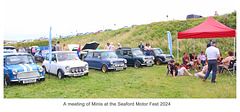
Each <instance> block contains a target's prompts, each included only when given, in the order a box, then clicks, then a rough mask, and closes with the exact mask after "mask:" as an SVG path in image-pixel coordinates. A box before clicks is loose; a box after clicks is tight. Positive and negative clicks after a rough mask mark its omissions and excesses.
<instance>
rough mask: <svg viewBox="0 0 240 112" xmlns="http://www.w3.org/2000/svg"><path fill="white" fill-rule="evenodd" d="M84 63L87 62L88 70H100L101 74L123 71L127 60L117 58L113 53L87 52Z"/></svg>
mask: <svg viewBox="0 0 240 112" xmlns="http://www.w3.org/2000/svg"><path fill="white" fill-rule="evenodd" d="M84 61H86V62H88V64H89V68H94V69H100V70H101V71H102V72H107V71H108V70H124V69H126V67H127V60H126V59H121V58H118V56H117V55H116V53H115V52H114V51H109V50H89V51H88V53H87V57H86V58H85V59H84Z"/></svg>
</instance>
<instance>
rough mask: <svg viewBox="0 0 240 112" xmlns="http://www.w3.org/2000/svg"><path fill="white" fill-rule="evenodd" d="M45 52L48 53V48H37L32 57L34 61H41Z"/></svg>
mask: <svg viewBox="0 0 240 112" xmlns="http://www.w3.org/2000/svg"><path fill="white" fill-rule="evenodd" d="M47 53H49V50H39V51H38V52H36V53H35V55H34V58H35V60H36V61H40V62H43V60H44V59H45V57H46V54H47Z"/></svg>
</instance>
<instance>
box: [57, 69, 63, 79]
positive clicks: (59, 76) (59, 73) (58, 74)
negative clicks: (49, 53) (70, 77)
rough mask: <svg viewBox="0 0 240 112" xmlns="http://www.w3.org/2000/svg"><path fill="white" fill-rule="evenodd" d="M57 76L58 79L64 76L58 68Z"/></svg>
mask: <svg viewBox="0 0 240 112" xmlns="http://www.w3.org/2000/svg"><path fill="white" fill-rule="evenodd" d="M57 77H58V79H62V78H64V74H63V72H62V70H58V73H57Z"/></svg>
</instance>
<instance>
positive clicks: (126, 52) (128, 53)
mask: <svg viewBox="0 0 240 112" xmlns="http://www.w3.org/2000/svg"><path fill="white" fill-rule="evenodd" d="M116 53H117V55H118V57H119V58H124V59H126V60H127V65H128V66H134V67H135V68H139V67H141V66H144V65H146V66H153V64H154V57H153V56H145V55H144V54H143V52H142V51H140V49H139V48H129V47H123V48H121V49H118V50H117V51H116Z"/></svg>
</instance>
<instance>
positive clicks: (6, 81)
mask: <svg viewBox="0 0 240 112" xmlns="http://www.w3.org/2000/svg"><path fill="white" fill-rule="evenodd" d="M4 85H5V86H10V85H11V82H10V79H9V77H8V76H7V75H5V76H4Z"/></svg>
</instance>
